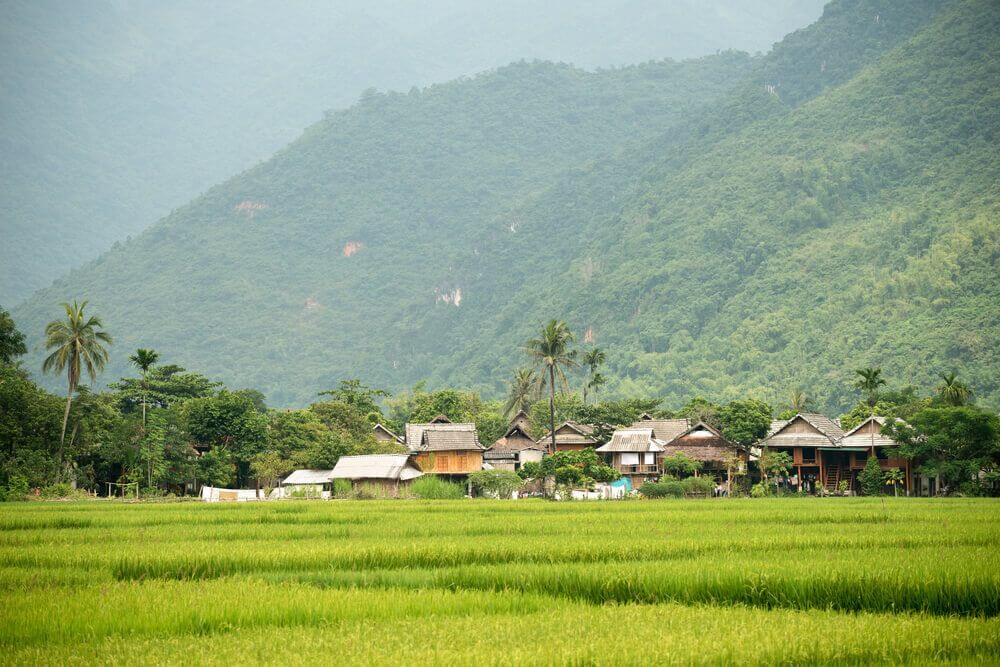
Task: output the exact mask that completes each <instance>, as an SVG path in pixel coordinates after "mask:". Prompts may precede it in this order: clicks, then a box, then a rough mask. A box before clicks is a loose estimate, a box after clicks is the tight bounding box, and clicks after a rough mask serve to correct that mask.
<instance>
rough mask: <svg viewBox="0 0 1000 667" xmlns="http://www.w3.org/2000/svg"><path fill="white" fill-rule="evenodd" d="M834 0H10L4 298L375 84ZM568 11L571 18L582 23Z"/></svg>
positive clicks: (734, 40) (686, 43)
mask: <svg viewBox="0 0 1000 667" xmlns="http://www.w3.org/2000/svg"><path fill="white" fill-rule="evenodd" d="M821 7H822V0H782V1H780V2H775V1H769V2H765V1H763V0H755V1H754V2H747V1H746V0H739V1H734V0H701V1H699V2H696V3H695V2H691V1H690V0H673V1H672V2H667V3H664V2H659V1H655V0H638V1H637V0H596V1H594V2H588V3H578V2H575V1H570V0H558V1H553V2H547V3H537V2H529V1H528V0H516V1H513V2H504V3H500V4H498V3H495V2H485V1H471V0H461V1H460V2H459V1H456V0H432V1H430V2H420V3H399V2H392V1H389V0H363V1H362V0H349V1H343V0H342V1H338V2H317V1H315V0H294V1H290V2H281V3H274V2H266V1H261V0H252V1H241V2H233V1H227V2H214V3H209V4H206V3H204V2H193V1H191V0H178V1H174V2H169V3H163V2H156V1H150V0H138V1H130V2H117V1H115V0H93V1H90V2H86V3H66V2H62V1H61V0H15V1H13V2H6V3H4V12H3V15H2V16H0V89H2V90H3V91H4V94H3V95H2V96H0V147H2V150H0V156H2V158H0V176H2V178H0V200H2V202H3V206H2V207H0V229H2V230H3V232H4V237H5V241H6V242H5V243H3V244H0V303H5V304H7V305H13V304H14V303H16V302H18V301H20V300H22V299H24V298H26V297H27V296H28V295H29V294H30V293H31V292H32V291H34V290H35V289H37V288H39V287H44V286H46V285H48V284H49V283H50V282H51V281H52V280H53V279H54V278H56V277H58V276H60V275H62V274H64V273H65V272H66V271H67V270H69V269H70V268H74V267H76V266H79V265H80V264H83V263H84V262H86V261H89V260H91V259H93V258H94V257H96V256H97V255H98V254H99V253H100V252H102V251H104V250H106V249H107V248H109V247H110V246H111V245H112V243H113V242H115V241H119V240H121V241H124V240H125V238H126V236H127V235H129V234H136V233H138V232H140V231H141V230H143V229H145V228H146V227H148V226H149V225H150V224H152V223H153V222H154V221H155V220H156V219H157V218H160V217H162V216H163V215H166V214H167V213H168V212H169V211H170V210H171V209H173V208H176V207H178V206H181V205H183V204H184V203H185V202H187V201H188V200H190V199H191V198H192V197H194V196H197V195H198V194H200V193H202V192H204V191H205V190H206V189H207V188H208V187H210V186H211V185H214V184H216V183H219V182H220V181H222V180H223V179H226V178H228V177H230V176H232V175H233V174H234V173H238V172H239V171H241V170H243V169H246V168H247V167H249V166H252V165H253V164H255V163H257V162H259V161H261V160H264V159H266V158H267V157H269V156H270V155H271V154H273V153H274V151H276V150H278V149H279V148H281V147H282V146H284V145H285V144H287V143H288V142H289V141H291V140H293V139H294V138H295V137H296V136H297V135H298V134H300V133H301V131H302V128H304V127H306V126H307V125H309V124H311V123H314V122H316V121H317V120H318V119H319V118H321V117H322V113H323V111H325V110H327V109H330V108H343V107H346V106H348V105H350V104H352V103H354V102H355V101H356V100H357V99H358V96H359V95H360V94H361V92H362V91H363V90H365V89H367V88H371V87H375V88H378V89H381V90H386V89H391V90H407V89H409V88H410V87H412V86H424V85H428V84H430V83H434V82H440V81H447V80H449V79H453V78H455V77H457V76H462V75H468V74H472V73H475V72H479V71H482V70H485V69H488V68H491V67H497V66H500V65H504V64H506V63H508V62H511V61H513V60H517V59H519V58H529V59H532V58H544V59H550V60H555V61H566V62H574V63H576V64H577V65H580V66H583V67H588V68H593V67H601V66H605V67H606V66H611V65H618V64H623V63H635V62H643V61H646V60H650V59H654V58H655V59H658V58H663V57H673V58H686V57H693V56H701V55H705V54H709V53H713V52H715V51H717V50H719V49H726V48H737V49H743V50H747V51H751V52H752V51H757V50H766V49H768V48H769V47H770V46H771V44H772V43H773V42H775V41H777V40H778V39H780V38H781V36H782V35H784V34H785V33H787V32H789V31H790V30H793V29H795V28H797V27H800V26H803V25H806V24H807V23H809V22H810V21H812V20H814V19H815V18H816V17H817V16H818V15H819V13H820V11H821ZM570 17H572V18H570Z"/></svg>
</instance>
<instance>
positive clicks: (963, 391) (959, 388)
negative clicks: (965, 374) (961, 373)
mask: <svg viewBox="0 0 1000 667" xmlns="http://www.w3.org/2000/svg"><path fill="white" fill-rule="evenodd" d="M937 392H938V396H940V397H941V400H942V401H944V402H945V403H947V404H948V405H954V406H955V407H960V406H962V405H965V404H966V403H968V402H969V399H970V398H972V389H971V388H970V387H969V385H967V384H965V383H964V382H962V381H961V380H959V379H958V375H957V374H956V373H954V372H952V373H941V384H939V385H938V388H937Z"/></svg>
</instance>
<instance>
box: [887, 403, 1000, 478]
mask: <svg viewBox="0 0 1000 667" xmlns="http://www.w3.org/2000/svg"><path fill="white" fill-rule="evenodd" d="M882 431H883V433H885V434H887V435H889V436H890V437H891V438H893V439H894V440H895V441H896V442H898V443H900V453H901V454H902V455H903V456H904V457H906V458H909V459H911V460H913V461H915V462H917V463H918V464H920V468H919V470H920V471H921V472H923V473H925V474H933V475H938V476H940V478H941V481H942V483H943V484H944V485H945V487H946V492H952V491H955V490H956V489H959V488H960V487H961V486H962V485H969V486H970V487H975V485H976V484H977V483H978V480H979V475H980V473H981V472H986V473H989V472H991V471H994V470H997V469H998V468H1000V417H998V416H997V415H996V414H995V413H993V412H988V411H986V410H983V409H980V408H977V407H975V406H970V405H965V406H961V407H953V406H948V407H930V408H925V409H923V410H921V411H919V412H917V413H916V414H914V415H912V416H911V417H910V418H909V419H908V420H907V421H905V422H904V421H896V420H889V421H888V422H887V423H886V425H885V426H884V427H883V429H882Z"/></svg>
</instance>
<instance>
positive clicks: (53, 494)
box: [41, 482, 76, 499]
mask: <svg viewBox="0 0 1000 667" xmlns="http://www.w3.org/2000/svg"><path fill="white" fill-rule="evenodd" d="M75 493H76V489H74V488H73V486H72V485H71V484H70V483H69V482H57V483H55V484H49V485H48V486H43V487H42V493H41V496H42V498H46V499H53V498H69V497H70V496H73V495H75Z"/></svg>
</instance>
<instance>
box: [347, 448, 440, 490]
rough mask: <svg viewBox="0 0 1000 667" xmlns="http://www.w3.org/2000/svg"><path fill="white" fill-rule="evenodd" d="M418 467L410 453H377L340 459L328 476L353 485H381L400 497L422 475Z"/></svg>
mask: <svg viewBox="0 0 1000 667" xmlns="http://www.w3.org/2000/svg"><path fill="white" fill-rule="evenodd" d="M423 474H424V473H423V471H422V470H421V469H420V466H419V464H417V462H416V461H414V460H413V458H412V457H411V456H410V455H408V454H375V455H367V456H341V457H340V458H339V459H337V465H336V466H334V468H333V470H331V471H330V474H329V477H330V479H331V480H334V479H347V480H350V481H351V485H352V486H354V487H358V486H378V487H381V488H382V489H383V491H385V492H387V493H388V494H389V495H397V494H398V493H399V491H400V489H402V488H404V487H406V486H408V485H409V484H410V483H412V482H413V480H415V479H416V478H418V477H420V476H421V475H423Z"/></svg>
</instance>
